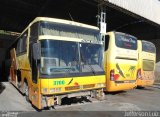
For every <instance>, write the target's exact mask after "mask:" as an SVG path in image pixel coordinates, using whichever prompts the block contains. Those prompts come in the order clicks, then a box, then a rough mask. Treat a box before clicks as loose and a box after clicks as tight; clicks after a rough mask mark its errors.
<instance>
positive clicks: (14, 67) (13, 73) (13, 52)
mask: <svg viewBox="0 0 160 117" xmlns="http://www.w3.org/2000/svg"><path fill="white" fill-rule="evenodd" d="M10 54H11V61H12V63H11V69H10V75H11V82H12V83H13V84H14V85H16V86H17V73H16V72H17V70H18V64H17V59H16V58H17V56H16V50H15V48H13V49H12V50H11V51H10Z"/></svg>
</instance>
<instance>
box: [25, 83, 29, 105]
mask: <svg viewBox="0 0 160 117" xmlns="http://www.w3.org/2000/svg"><path fill="white" fill-rule="evenodd" d="M24 94H25V98H26V101H27V102H29V88H28V84H27V83H26V82H24Z"/></svg>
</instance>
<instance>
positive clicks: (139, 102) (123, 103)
mask: <svg viewBox="0 0 160 117" xmlns="http://www.w3.org/2000/svg"><path fill="white" fill-rule="evenodd" d="M0 87H1V88H0V89H1V90H0V111H23V113H32V112H33V111H35V109H34V108H33V107H32V106H31V104H29V103H28V102H26V100H25V98H24V97H23V95H22V94H20V93H19V92H18V90H17V89H16V88H15V87H14V86H13V85H11V84H10V83H8V82H3V83H0ZM45 111H46V110H44V111H43V112H45ZM53 111H61V112H62V111H88V112H89V111H101V112H102V111H160V85H154V86H153V87H148V88H144V89H134V90H131V91H127V92H126V91H123V92H118V93H110V94H106V96H105V100H104V101H97V100H94V101H93V102H85V101H82V102H81V103H80V102H73V103H70V104H64V105H63V106H61V107H57V108H56V109H54V110H53ZM47 112H50V111H47ZM33 113H34V112H33ZM33 113H32V114H31V115H34V114H33ZM48 114H49V113H48Z"/></svg>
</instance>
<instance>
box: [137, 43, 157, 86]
mask: <svg viewBox="0 0 160 117" xmlns="http://www.w3.org/2000/svg"><path fill="white" fill-rule="evenodd" d="M138 50H139V60H138V75H137V85H138V87H145V86H150V85H153V83H154V79H155V75H154V71H155V64H156V47H155V45H154V44H153V43H151V42H149V41H144V40H142V41H141V40H138Z"/></svg>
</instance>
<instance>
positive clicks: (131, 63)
mask: <svg viewBox="0 0 160 117" xmlns="http://www.w3.org/2000/svg"><path fill="white" fill-rule="evenodd" d="M104 45H105V52H104V69H105V72H106V91H108V92H113V91H121V90H129V89H133V88H135V87H136V86H137V84H136V78H137V63H138V48H137V38H136V37H134V36H131V35H129V34H125V33H120V32H114V31H113V32H108V33H107V34H106V36H105V42H104Z"/></svg>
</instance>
